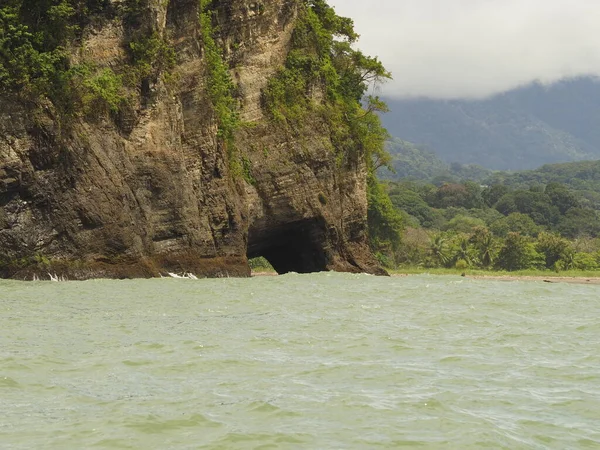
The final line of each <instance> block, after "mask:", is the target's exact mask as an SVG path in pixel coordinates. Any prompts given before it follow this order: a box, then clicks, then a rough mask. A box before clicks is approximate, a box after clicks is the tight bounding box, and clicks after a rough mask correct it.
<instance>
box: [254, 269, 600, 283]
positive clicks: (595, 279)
mask: <svg viewBox="0 0 600 450" xmlns="http://www.w3.org/2000/svg"><path fill="white" fill-rule="evenodd" d="M390 275H391V276H392V277H394V278H400V277H414V276H418V275H433V276H457V277H459V276H461V274H460V273H435V272H433V273H432V272H428V271H423V272H414V273H413V272H406V273H403V272H401V271H399V272H391V273H390ZM250 276H251V277H276V276H278V274H277V272H268V271H260V272H252V274H251V275H250ZM464 278H465V279H466V280H490V281H537V282H543V283H570V284H597V285H600V274H599V275H598V276H587V277H586V276H584V275H581V276H579V275H575V276H571V275H564V276H560V275H558V276H557V275H548V276H546V275H542V274H539V275H519V274H514V275H509V274H504V273H502V274H496V275H495V274H493V273H490V274H469V273H466V274H465V275H464Z"/></svg>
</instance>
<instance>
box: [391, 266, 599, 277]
mask: <svg viewBox="0 0 600 450" xmlns="http://www.w3.org/2000/svg"><path fill="white" fill-rule="evenodd" d="M387 271H388V272H389V273H390V274H397V275H421V274H429V275H462V274H463V273H465V274H466V275H467V276H469V275H473V276H477V275H479V276H491V277H552V278H557V277H561V278H600V270H564V271H560V272H555V271H553V270H535V269H528V270H516V271H514V272H508V271H505V270H482V269H466V270H460V269H446V268H433V269H426V268H424V267H410V266H409V267H399V268H398V269H387Z"/></svg>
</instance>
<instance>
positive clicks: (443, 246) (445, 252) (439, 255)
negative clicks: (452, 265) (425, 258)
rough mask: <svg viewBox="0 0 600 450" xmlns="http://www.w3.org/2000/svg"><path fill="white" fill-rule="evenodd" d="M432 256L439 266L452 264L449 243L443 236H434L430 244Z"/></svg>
mask: <svg viewBox="0 0 600 450" xmlns="http://www.w3.org/2000/svg"><path fill="white" fill-rule="evenodd" d="M429 251H430V252H431V256H432V258H433V260H434V262H436V263H437V264H438V265H441V266H446V265H448V263H449V262H450V252H449V249H448V242H447V240H446V238H445V237H444V236H443V235H442V234H437V235H435V236H433V238H432V239H431V242H430V244H429Z"/></svg>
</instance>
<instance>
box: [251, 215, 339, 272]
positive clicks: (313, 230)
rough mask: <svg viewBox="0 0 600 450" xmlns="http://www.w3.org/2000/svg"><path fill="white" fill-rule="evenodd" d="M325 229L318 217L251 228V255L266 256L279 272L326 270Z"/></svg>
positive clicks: (253, 256) (254, 256)
mask: <svg viewBox="0 0 600 450" xmlns="http://www.w3.org/2000/svg"><path fill="white" fill-rule="evenodd" d="M323 232H324V230H323V228H322V226H320V224H319V221H318V220H316V219H305V220H301V221H297V222H292V223H287V224H283V225H278V226H276V227H272V228H269V227H258V226H254V227H251V228H250V230H249V233H248V251H247V256H248V258H256V257H258V256H263V257H264V258H266V259H267V260H268V261H269V263H271V265H272V266H273V268H274V269H275V270H276V271H277V273H278V274H280V275H281V274H284V273H289V272H297V273H313V272H322V271H325V270H327V255H326V253H325V249H324V248H323V245H324V244H325V242H326V239H325V236H324V234H323Z"/></svg>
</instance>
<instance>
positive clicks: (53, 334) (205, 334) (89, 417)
mask: <svg viewBox="0 0 600 450" xmlns="http://www.w3.org/2000/svg"><path fill="white" fill-rule="evenodd" d="M0 448H1V449H87V448H90V449H375V448H385V449H397V448H407V449H412V448H415V449H511V450H513V449H561V450H562V449H600V286H593V285H573V284H546V283H541V282H518V281H517V282H501V281H489V280H469V279H462V278H456V277H432V276H413V277H404V278H401V277H398V278H377V277H371V276H367V275H347V274H332V273H323V274H315V275H295V274H291V275H286V276H280V277H257V278H252V279H220V280H187V279H154V280H135V281H104V280H102V281H101V280H98V281H87V282H50V281H45V282H15V281H1V282H0Z"/></svg>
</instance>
